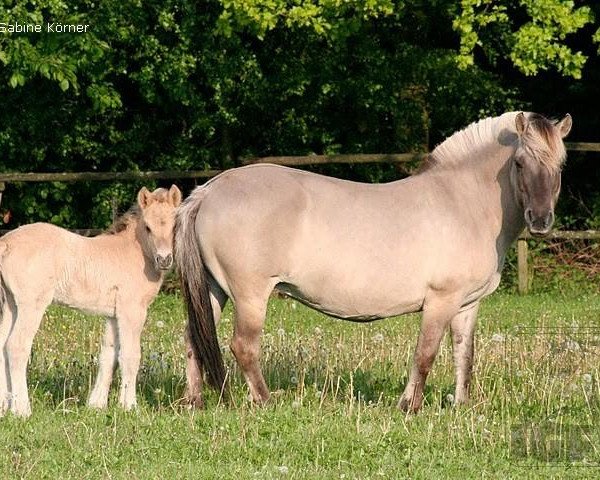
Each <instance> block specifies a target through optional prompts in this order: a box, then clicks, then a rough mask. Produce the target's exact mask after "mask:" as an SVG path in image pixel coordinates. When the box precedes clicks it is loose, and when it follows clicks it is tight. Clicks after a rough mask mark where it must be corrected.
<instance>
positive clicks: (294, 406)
mask: <svg viewBox="0 0 600 480" xmlns="http://www.w3.org/2000/svg"><path fill="white" fill-rule="evenodd" d="M292 408H300V402H299V401H298V400H294V401H293V402H292Z"/></svg>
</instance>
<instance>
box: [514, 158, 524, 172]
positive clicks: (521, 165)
mask: <svg viewBox="0 0 600 480" xmlns="http://www.w3.org/2000/svg"><path fill="white" fill-rule="evenodd" d="M515 165H516V166H517V168H518V169H519V170H520V169H521V168H523V162H522V161H521V160H519V159H515Z"/></svg>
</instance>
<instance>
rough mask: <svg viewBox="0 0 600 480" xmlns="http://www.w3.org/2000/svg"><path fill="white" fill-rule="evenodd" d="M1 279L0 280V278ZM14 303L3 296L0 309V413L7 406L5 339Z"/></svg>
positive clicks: (8, 384) (12, 318) (7, 383)
mask: <svg viewBox="0 0 600 480" xmlns="http://www.w3.org/2000/svg"><path fill="white" fill-rule="evenodd" d="M0 281H1V280H0ZM13 312H14V305H13V302H12V298H7V297H6V296H5V298H4V301H3V302H2V309H1V310H0V415H3V414H4V413H5V412H6V410H8V406H9V395H10V383H9V381H10V377H9V371H8V359H7V358H6V340H7V339H8V336H9V334H10V330H11V329H12V326H13V321H14V315H13Z"/></svg>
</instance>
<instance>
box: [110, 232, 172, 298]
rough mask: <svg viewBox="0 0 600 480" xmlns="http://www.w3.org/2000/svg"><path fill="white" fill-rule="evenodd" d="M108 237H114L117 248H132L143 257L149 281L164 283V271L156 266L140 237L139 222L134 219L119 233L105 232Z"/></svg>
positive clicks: (135, 253) (145, 272)
mask: <svg viewBox="0 0 600 480" xmlns="http://www.w3.org/2000/svg"><path fill="white" fill-rule="evenodd" d="M104 236H105V237H106V238H110V239H112V241H113V242H114V243H115V244H118V245H115V248H123V249H130V250H131V251H132V252H134V253H133V254H134V255H138V256H139V257H140V258H142V259H143V263H144V274H145V277H146V278H147V279H148V281H150V282H152V283H156V284H158V287H160V285H162V282H163V279H164V273H163V272H162V271H161V270H158V269H157V268H156V263H155V262H154V259H153V258H150V257H149V256H148V255H147V254H146V252H145V250H144V246H143V244H142V242H141V241H140V239H139V234H138V229H137V222H136V221H135V220H133V221H132V222H131V223H130V224H129V225H127V227H126V228H124V229H123V230H121V231H120V232H117V233H112V234H104Z"/></svg>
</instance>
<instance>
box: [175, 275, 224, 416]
mask: <svg viewBox="0 0 600 480" xmlns="http://www.w3.org/2000/svg"><path fill="white" fill-rule="evenodd" d="M208 289H209V294H210V303H211V306H212V312H213V318H214V320H215V326H218V325H219V321H220V320H221V313H222V312H223V308H225V304H226V303H227V295H226V294H225V292H224V291H223V290H222V289H221V287H219V286H218V285H217V284H216V282H214V281H213V280H212V279H211V280H209V287H208ZM185 352H186V364H185V377H186V391H185V402H186V403H187V404H188V405H190V406H191V407H192V408H203V407H204V400H203V399H202V368H201V367H200V366H199V365H198V363H199V362H198V361H197V360H196V355H195V354H194V350H193V349H192V345H191V343H190V333H189V331H188V329H187V328H186V329H185Z"/></svg>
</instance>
